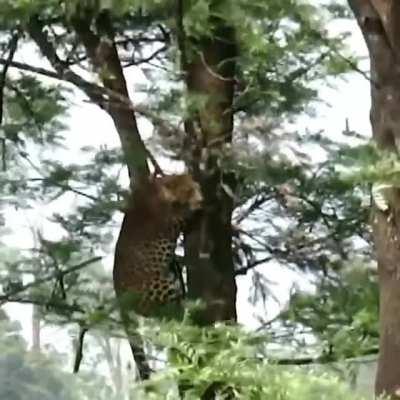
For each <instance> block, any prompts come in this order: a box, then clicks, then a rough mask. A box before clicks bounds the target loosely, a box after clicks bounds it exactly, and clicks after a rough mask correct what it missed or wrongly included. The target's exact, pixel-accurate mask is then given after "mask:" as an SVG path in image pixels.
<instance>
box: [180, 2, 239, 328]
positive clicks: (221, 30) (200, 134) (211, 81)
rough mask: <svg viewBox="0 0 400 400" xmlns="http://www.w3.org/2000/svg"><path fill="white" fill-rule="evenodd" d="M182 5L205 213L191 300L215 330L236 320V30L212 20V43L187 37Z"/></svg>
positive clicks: (197, 221)
mask: <svg viewBox="0 0 400 400" xmlns="http://www.w3.org/2000/svg"><path fill="white" fill-rule="evenodd" d="M184 3H185V2H184V1H180V2H179V10H178V24H177V25H178V33H177V34H178V39H179V40H178V41H179V47H180V51H181V59H182V69H183V71H184V74H185V80H186V85H187V92H188V93H187V94H188V96H189V98H190V97H192V98H194V99H195V100H196V99H198V98H199V97H200V99H201V100H200V101H198V104H195V106H194V108H195V111H194V112H193V113H192V114H191V116H190V117H189V119H188V120H187V121H186V122H185V130H186V134H187V145H188V147H189V151H190V153H191V159H190V161H189V168H190V169H191V172H192V174H193V175H194V176H195V178H196V179H197V180H198V181H199V182H200V184H201V187H202V191H203V197H204V211H203V213H202V214H201V215H199V216H197V217H196V218H194V220H193V221H192V223H191V224H190V228H189V229H188V230H187V232H186V234H185V241H184V247H185V260H186V265H187V283H188V296H189V298H192V299H201V300H202V301H203V302H204V303H205V309H204V310H203V311H201V312H200V313H199V315H197V318H196V319H197V322H199V323H201V324H211V323H213V322H215V321H235V320H236V282H235V275H234V264H233V257H232V243H231V240H232V229H231V217H232V210H233V199H232V197H231V195H230V193H231V192H233V191H234V187H235V179H234V177H233V176H232V175H231V174H228V173H226V172H224V170H223V166H221V157H222V156H223V152H224V149H225V147H226V145H227V144H229V143H230V142H231V139H232V130H233V110H232V103H233V94H234V77H235V56H236V40H235V33H234V29H233V27H231V26H228V25H227V24H226V22H224V21H223V20H221V19H219V18H217V17H210V31H211V32H212V34H213V35H212V37H211V38H210V36H211V35H210V36H208V37H207V38H206V37H204V38H200V39H199V38H196V39H193V38H190V37H186V35H185V32H184V28H183V23H182V18H183V14H184V7H183V4H184ZM217 3H218V2H215V4H217ZM215 4H214V3H212V4H211V6H210V8H211V12H212V11H213V7H214V6H215ZM210 14H211V13H210ZM227 188H228V189H227Z"/></svg>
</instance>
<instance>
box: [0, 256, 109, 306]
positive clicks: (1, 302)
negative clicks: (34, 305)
mask: <svg viewBox="0 0 400 400" xmlns="http://www.w3.org/2000/svg"><path fill="white" fill-rule="evenodd" d="M102 258H103V257H100V256H98V257H93V258H91V259H89V260H86V261H83V262H81V263H79V264H77V265H73V266H72V267H70V268H67V269H65V270H61V271H59V272H56V273H52V274H49V275H46V276H45V277H43V278H40V279H36V280H34V281H32V282H29V283H27V284H26V285H22V286H19V287H18V288H16V289H15V290H14V291H13V292H11V293H7V294H5V295H2V296H0V306H2V305H4V304H5V303H8V302H9V301H10V298H11V297H12V296H16V295H17V294H20V293H23V292H25V291H26V290H28V289H30V288H32V287H35V286H39V285H42V284H43V283H46V282H49V281H51V280H53V279H58V278H59V274H62V275H63V276H65V275H67V274H71V273H72V272H75V271H79V270H80V269H83V268H85V267H87V266H88V265H90V264H93V263H95V262H97V261H100V260H101V259H102ZM12 301H15V300H12Z"/></svg>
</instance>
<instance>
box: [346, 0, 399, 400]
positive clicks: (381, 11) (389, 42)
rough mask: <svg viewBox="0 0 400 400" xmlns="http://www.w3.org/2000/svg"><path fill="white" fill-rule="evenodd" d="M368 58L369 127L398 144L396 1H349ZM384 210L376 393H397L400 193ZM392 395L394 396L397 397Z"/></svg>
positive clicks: (377, 232)
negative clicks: (369, 89)
mask: <svg viewBox="0 0 400 400" xmlns="http://www.w3.org/2000/svg"><path fill="white" fill-rule="evenodd" d="M349 4H350V7H351V8H352V10H353V12H354V14H355V16H356V18H357V21H358V24H359V26H360V28H361V30H362V33H363V35H364V38H365V41H366V43H367V46H368V50H369V54H370V59H371V96H372V108H371V123H372V128H373V135H374V139H375V141H376V142H377V144H378V146H379V147H380V148H381V149H384V150H387V151H393V152H396V153H397V152H398V151H399V146H400V35H399V33H400V32H399V30H400V3H399V1H398V0H349ZM385 196H386V200H387V203H388V206H389V208H388V210H387V211H381V210H377V209H376V210H374V216H373V232H374V241H375V247H376V252H377V258H378V270H379V290H380V354H379V361H378V372H377V377H376V394H377V395H379V394H382V393H386V394H388V395H391V396H393V397H395V398H398V394H399V393H400V368H399V360H400V242H399V238H400V190H399V189H398V188H392V189H390V190H388V191H387V192H386V193H385ZM396 395H397V396H396Z"/></svg>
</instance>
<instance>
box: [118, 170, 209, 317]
mask: <svg viewBox="0 0 400 400" xmlns="http://www.w3.org/2000/svg"><path fill="white" fill-rule="evenodd" d="M202 205H203V196H202V192H201V188H200V185H199V183H197V182H196V181H195V180H194V179H193V177H192V176H191V175H190V174H173V175H164V176H157V177H154V176H153V177H151V178H149V179H148V180H147V181H146V182H145V183H143V184H141V185H140V186H139V187H138V188H137V189H136V190H134V191H133V193H132V195H131V197H130V199H129V202H128V207H127V209H126V210H125V215H124V218H123V222H122V226H121V230H120V234H119V237H118V240H117V244H116V249H115V258H114V269H113V280H114V288H115V292H116V294H117V297H118V298H120V299H121V298H122V297H124V298H125V299H127V300H126V302H125V303H126V304H124V307H125V308H128V309H129V311H130V312H131V311H133V312H134V313H136V314H138V315H141V316H144V317H149V316H150V317H151V316H153V315H157V311H160V310H161V311H160V312H163V311H162V310H163V309H164V308H165V307H168V306H169V305H176V306H178V307H180V306H181V303H182V301H183V299H184V294H185V287H184V282H183V279H182V274H181V271H180V268H179V267H178V265H177V263H176V257H175V251H176V247H177V241H178V237H179V235H180V234H181V233H182V232H183V230H184V228H185V226H186V222H187V220H188V218H189V217H190V216H191V215H193V213H195V212H197V211H198V210H200V209H201V208H202Z"/></svg>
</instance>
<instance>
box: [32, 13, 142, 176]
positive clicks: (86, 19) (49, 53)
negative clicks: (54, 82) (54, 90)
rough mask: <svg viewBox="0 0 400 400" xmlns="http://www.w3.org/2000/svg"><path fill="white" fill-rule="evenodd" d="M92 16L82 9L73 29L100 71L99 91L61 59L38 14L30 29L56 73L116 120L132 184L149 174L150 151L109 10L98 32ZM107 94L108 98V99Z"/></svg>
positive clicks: (98, 27) (99, 20) (100, 20)
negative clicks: (142, 134) (131, 98)
mask: <svg viewBox="0 0 400 400" xmlns="http://www.w3.org/2000/svg"><path fill="white" fill-rule="evenodd" d="M93 18H94V16H93V15H91V14H90V13H89V11H87V12H82V13H81V14H80V15H79V17H78V16H76V17H75V18H72V23H73V25H74V29H75V30H76V33H77V35H78V38H79V40H80V41H81V43H82V44H83V46H84V47H85V49H86V52H87V55H88V57H89V60H90V62H91V64H92V66H93V67H94V68H95V70H96V72H98V73H99V75H100V78H101V81H102V84H103V87H104V92H103V93H100V92H99V91H98V90H96V89H95V88H94V85H90V83H88V82H86V81H85V80H84V79H82V78H80V77H79V76H78V75H77V74H75V73H74V72H73V71H72V70H71V69H69V68H68V67H67V65H66V64H65V63H64V62H63V61H62V60H61V59H60V58H59V56H58V54H57V53H56V50H55V48H54V47H53V44H52V43H51V42H50V41H49V39H48V37H47V34H46V32H45V27H44V25H43V23H42V21H41V20H40V18H39V17H38V16H33V17H32V18H31V19H30V21H29V23H28V25H27V28H28V32H29V34H30V36H31V37H32V39H33V40H34V41H35V43H36V44H37V46H38V47H39V49H40V50H41V52H42V54H43V56H45V57H46V58H47V59H48V61H49V62H50V64H51V65H52V66H53V68H54V69H55V70H56V72H57V73H58V74H59V75H60V76H64V77H65V79H66V80H68V81H70V82H73V83H74V84H75V85H76V86H77V87H79V88H80V89H82V90H83V91H84V92H85V93H86V94H87V95H88V96H89V98H90V99H91V100H92V101H93V102H94V103H95V104H97V105H99V106H100V107H102V108H104V109H105V110H106V111H107V112H108V114H109V115H110V117H111V118H112V119H113V122H114V125H115V127H116V130H117V133H118V135H119V138H120V141H121V147H122V151H123V153H124V156H125V160H126V164H127V167H128V172H129V176H130V177H131V183H133V177H135V178H138V179H141V178H145V177H147V176H148V175H149V169H148V165H147V159H148V157H149V153H148V151H147V149H146V147H145V145H144V143H143V141H142V139H141V137H140V133H139V130H138V126H137V122H136V116H135V112H134V110H133V108H132V107H131V106H130V105H129V104H128V103H129V94H128V89H127V85H126V81H125V77H124V74H123V70H122V66H121V63H120V59H119V56H118V52H117V49H116V46H115V43H114V37H113V31H112V27H111V24H110V23H109V20H108V17H107V14H106V13H103V14H101V18H100V17H99V18H98V19H97V20H96V21H97V32H96V33H95V32H94V31H92V30H91V26H93V24H92V22H93V21H92V19H93ZM105 94H108V100H107V101H105V96H104V95H105Z"/></svg>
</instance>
